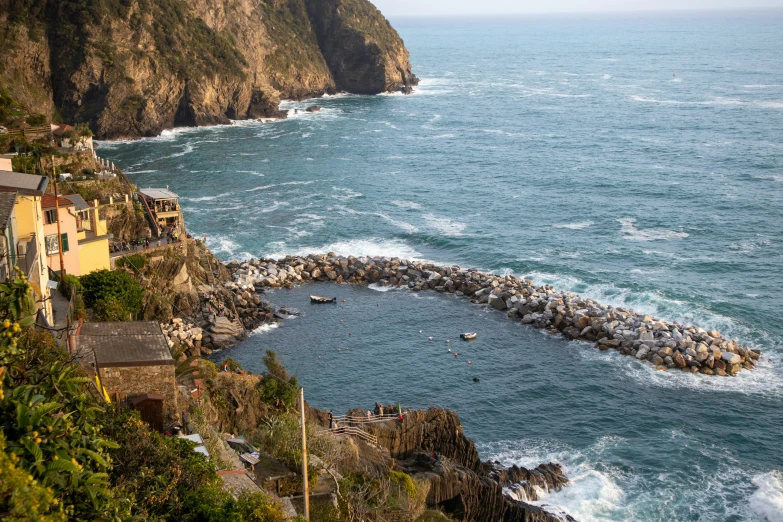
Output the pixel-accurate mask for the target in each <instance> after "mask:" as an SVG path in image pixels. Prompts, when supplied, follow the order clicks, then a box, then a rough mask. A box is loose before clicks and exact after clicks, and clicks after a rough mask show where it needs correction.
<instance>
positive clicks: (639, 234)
mask: <svg viewBox="0 0 783 522" xmlns="http://www.w3.org/2000/svg"><path fill="white" fill-rule="evenodd" d="M615 221H617V222H618V223H620V224H621V225H622V227H621V228H620V232H622V233H623V234H624V235H625V239H629V240H631V241H668V240H670V239H685V238H686V237H688V236H689V234H688V233H687V232H675V231H674V230H660V229H647V230H640V229H638V228H636V225H635V223H636V219H634V218H620V219H616V220H615Z"/></svg>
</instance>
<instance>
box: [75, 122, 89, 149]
mask: <svg viewBox="0 0 783 522" xmlns="http://www.w3.org/2000/svg"><path fill="white" fill-rule="evenodd" d="M73 135H74V136H75V137H76V140H77V142H78V143H79V144H80V145H82V146H83V145H84V144H85V142H86V141H87V140H88V139H90V138H92V131H91V130H90V126H89V125H87V124H86V123H79V124H77V125H76V128H75V129H74V130H73Z"/></svg>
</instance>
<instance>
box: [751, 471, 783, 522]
mask: <svg viewBox="0 0 783 522" xmlns="http://www.w3.org/2000/svg"><path fill="white" fill-rule="evenodd" d="M753 484H755V485H756V486H758V489H757V490H756V492H755V493H753V495H751V497H750V508H751V509H752V510H753V512H754V513H756V514H757V515H759V516H760V517H763V518H764V519H765V520H767V522H783V473H781V472H780V471H777V470H775V471H770V472H769V473H762V474H760V475H756V476H755V477H753Z"/></svg>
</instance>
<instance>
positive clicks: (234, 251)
mask: <svg viewBox="0 0 783 522" xmlns="http://www.w3.org/2000/svg"><path fill="white" fill-rule="evenodd" d="M196 236H197V237H198V234H196ZM207 246H208V247H209V249H210V250H211V251H212V252H215V253H225V254H227V257H229V258H234V259H241V260H243V261H244V260H247V259H251V258H252V257H253V256H252V254H250V253H249V252H238V250H239V249H240V245H239V244H238V243H236V242H234V241H232V240H231V239H230V238H228V237H226V236H220V235H214V234H213V235H210V236H208V237H207Z"/></svg>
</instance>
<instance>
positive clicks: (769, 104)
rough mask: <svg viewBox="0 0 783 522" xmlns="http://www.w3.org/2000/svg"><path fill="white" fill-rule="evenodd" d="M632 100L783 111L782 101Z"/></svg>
mask: <svg viewBox="0 0 783 522" xmlns="http://www.w3.org/2000/svg"><path fill="white" fill-rule="evenodd" d="M631 99H632V100H634V101H638V102H643V103H659V104H664V105H706V106H710V105H715V106H751V107H757V108H760V109H783V102H781V101H761V100H751V101H743V100H736V99H733V98H721V97H716V98H714V99H712V100H701V101H685V100H659V99H656V98H647V97H645V96H639V95H633V96H631Z"/></svg>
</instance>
